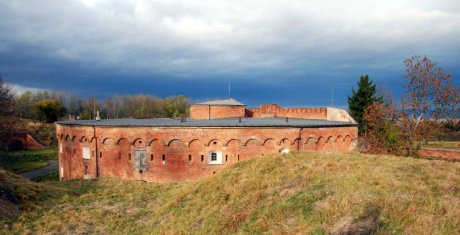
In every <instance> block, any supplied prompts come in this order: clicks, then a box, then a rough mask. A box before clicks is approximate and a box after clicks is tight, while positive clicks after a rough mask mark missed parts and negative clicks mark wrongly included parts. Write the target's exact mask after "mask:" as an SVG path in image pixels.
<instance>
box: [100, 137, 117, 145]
mask: <svg viewBox="0 0 460 235" xmlns="http://www.w3.org/2000/svg"><path fill="white" fill-rule="evenodd" d="M102 144H103V145H115V141H114V140H113V139H111V138H109V137H107V138H104V139H103V140H102Z"/></svg>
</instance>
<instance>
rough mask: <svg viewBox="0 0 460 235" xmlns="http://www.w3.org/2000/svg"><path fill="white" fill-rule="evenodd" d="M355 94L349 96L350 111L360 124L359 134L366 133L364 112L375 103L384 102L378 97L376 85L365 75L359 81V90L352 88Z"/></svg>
mask: <svg viewBox="0 0 460 235" xmlns="http://www.w3.org/2000/svg"><path fill="white" fill-rule="evenodd" d="M352 92H353V94H352V95H351V96H348V110H349V111H350V115H351V116H352V117H353V118H354V119H355V120H356V121H357V122H358V124H359V127H358V128H359V129H358V130H359V134H362V133H364V130H365V129H366V124H365V123H364V121H363V114H364V110H366V108H367V107H369V106H370V105H372V104H374V103H375V102H382V100H383V99H382V97H380V96H378V95H377V90H376V87H375V84H372V81H370V80H369V76H368V75H363V76H361V77H360V78H359V81H358V90H357V91H355V89H353V88H352Z"/></svg>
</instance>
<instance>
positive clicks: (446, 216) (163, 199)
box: [4, 152, 460, 234]
mask: <svg viewBox="0 0 460 235" xmlns="http://www.w3.org/2000/svg"><path fill="white" fill-rule="evenodd" d="M54 185H55V186H58V187H60V188H61V189H64V190H58V191H56V192H54V196H52V197H49V198H47V199H45V200H44V201H43V202H41V204H40V205H37V206H36V207H34V209H33V210H31V211H28V212H27V213H23V214H22V215H21V216H20V217H19V218H18V219H17V220H16V221H14V222H12V223H11V224H10V226H9V230H4V231H5V232H8V233H11V232H25V233H27V232H35V233H49V232H53V233H71V234H73V233H104V234H126V233H129V234H132V233H135V234H138V233H149V234H151V233H154V234H158V233H165V232H169V233H174V234H176V233H200V234H203V233H233V232H243V233H260V232H268V233H300V232H302V233H316V234H326V233H332V234H359V233H362V234H365V233H374V232H376V233H383V234H385V233H403V234H426V233H437V234H459V233H460V220H459V218H460V163H450V162H445V161H428V160H421V159H414V158H400V157H393V156H373V155H364V154H356V153H352V154H320V153H314V152H306V153H298V154H288V155H285V156H280V155H272V156H264V157H260V158H256V159H252V160H249V161H243V162H240V163H238V164H236V165H234V166H232V167H229V168H227V169H225V170H223V171H221V172H219V173H218V174H216V175H215V176H213V177H210V178H207V179H204V180H201V181H197V182H194V183H179V184H174V183H168V184H155V183H145V182H138V181H120V180H114V179H99V180H89V181H68V182H57V183H54Z"/></svg>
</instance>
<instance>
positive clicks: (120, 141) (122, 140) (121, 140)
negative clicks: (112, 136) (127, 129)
mask: <svg viewBox="0 0 460 235" xmlns="http://www.w3.org/2000/svg"><path fill="white" fill-rule="evenodd" d="M126 142H128V140H127V139H126V138H123V137H122V138H120V139H118V140H117V141H116V142H115V143H116V144H117V145H121V144H125V143H126Z"/></svg>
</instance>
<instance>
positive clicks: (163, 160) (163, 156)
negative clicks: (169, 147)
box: [161, 154, 166, 165]
mask: <svg viewBox="0 0 460 235" xmlns="http://www.w3.org/2000/svg"><path fill="white" fill-rule="evenodd" d="M161 162H162V163H163V165H165V164H166V156H165V155H164V154H163V155H162V156H161Z"/></svg>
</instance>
